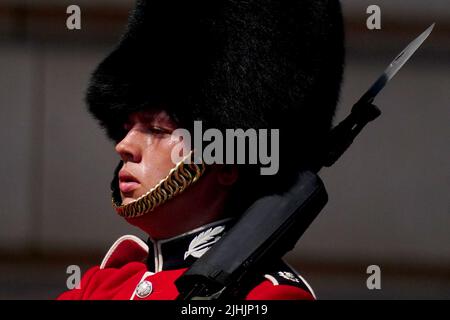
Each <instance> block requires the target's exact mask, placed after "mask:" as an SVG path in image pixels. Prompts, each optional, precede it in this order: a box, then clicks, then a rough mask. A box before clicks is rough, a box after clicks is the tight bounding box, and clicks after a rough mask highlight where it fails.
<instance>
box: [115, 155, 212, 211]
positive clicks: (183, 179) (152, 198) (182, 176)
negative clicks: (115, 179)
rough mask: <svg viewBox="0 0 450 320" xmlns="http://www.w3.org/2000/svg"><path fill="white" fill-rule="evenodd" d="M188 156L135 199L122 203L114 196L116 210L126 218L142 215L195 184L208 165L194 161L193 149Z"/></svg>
mask: <svg viewBox="0 0 450 320" xmlns="http://www.w3.org/2000/svg"><path fill="white" fill-rule="evenodd" d="M186 158H190V163H188V164H186V163H185V160H186ZM186 158H184V159H183V160H182V161H181V162H179V163H178V164H177V165H176V166H175V167H174V168H172V169H171V170H170V172H169V174H168V175H167V177H165V178H164V179H162V180H161V181H160V182H158V184H156V186H154V187H153V188H152V189H151V190H150V191H149V192H147V193H146V194H144V195H142V196H141V197H139V198H138V199H136V200H135V201H133V202H130V203H128V204H126V205H122V204H121V203H118V202H117V200H116V199H114V196H113V198H112V204H113V207H114V209H115V210H116V212H117V213H118V214H119V215H120V216H122V217H124V218H137V217H141V216H143V215H144V214H146V213H147V212H150V211H152V210H153V209H155V208H156V207H158V206H159V205H161V204H163V203H165V202H166V201H168V200H169V199H172V198H173V197H175V196H176V195H177V194H180V193H181V192H183V191H184V190H185V189H186V188H187V187H189V186H190V185H192V184H194V183H195V182H196V181H197V180H198V179H199V178H200V177H201V176H202V175H203V173H204V172H205V167H206V166H205V164H204V163H200V164H195V163H194V159H193V152H192V151H191V153H190V154H189V155H188V156H186Z"/></svg>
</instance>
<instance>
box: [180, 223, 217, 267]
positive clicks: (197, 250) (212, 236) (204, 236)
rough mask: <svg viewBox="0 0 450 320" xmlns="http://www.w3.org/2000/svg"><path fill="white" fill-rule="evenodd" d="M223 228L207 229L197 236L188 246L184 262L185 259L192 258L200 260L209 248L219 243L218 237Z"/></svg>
mask: <svg viewBox="0 0 450 320" xmlns="http://www.w3.org/2000/svg"><path fill="white" fill-rule="evenodd" d="M224 229H225V228H224V227H222V226H219V227H215V228H214V229H213V228H209V229H208V230H206V231H204V232H202V233H200V234H199V235H197V236H196V237H195V238H194V239H193V240H192V241H191V243H190V244H189V248H188V250H187V251H186V252H185V253H184V260H186V258H187V257H189V256H193V257H194V258H200V257H201V256H202V255H204V254H205V252H206V251H208V250H209V247H210V246H211V245H212V244H214V243H216V242H217V241H219V239H220V237H218V235H219V234H220V233H222V231H223V230H224Z"/></svg>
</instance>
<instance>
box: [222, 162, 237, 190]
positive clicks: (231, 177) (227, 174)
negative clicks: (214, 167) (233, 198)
mask: <svg viewBox="0 0 450 320" xmlns="http://www.w3.org/2000/svg"><path fill="white" fill-rule="evenodd" d="M238 177H239V170H238V168H237V166H234V165H223V166H220V167H219V168H218V175H217V180H218V181H219V183H220V184H221V185H222V186H232V185H233V184H234V183H235V182H236V181H237V179H238Z"/></svg>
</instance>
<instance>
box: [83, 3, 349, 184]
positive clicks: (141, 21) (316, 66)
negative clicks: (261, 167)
mask: <svg viewBox="0 0 450 320" xmlns="http://www.w3.org/2000/svg"><path fill="white" fill-rule="evenodd" d="M343 64H344V31H343V22H342V14H341V7H340V3H339V1H338V0H295V1H281V0H197V1H171V0H138V1H137V3H136V7H135V9H134V10H133V11H132V12H131V15H130V18H129V21H128V27H127V29H126V31H125V33H124V34H123V36H122V38H121V40H120V43H119V44H118V46H117V47H116V48H115V49H114V50H113V51H112V53H110V54H109V55H108V56H107V57H106V58H105V59H104V60H103V61H102V62H101V63H100V64H99V66H98V67H97V69H96V70H95V71H94V73H93V74H92V77H91V80H90V83H89V87H88V90H87V96H86V101H87V104H88V107H89V111H90V112H91V113H92V115H93V116H94V117H95V118H96V119H98V121H99V123H100V124H101V126H103V127H104V128H105V129H106V132H107V134H108V136H109V137H110V138H111V139H113V140H115V141H118V140H120V139H121V138H122V137H123V134H124V132H123V129H122V126H123V122H124V121H125V120H126V119H127V117H128V115H129V114H131V113H133V112H136V111H143V110H148V109H152V108H162V109H164V110H166V111H167V112H168V113H169V114H170V115H172V116H173V118H174V119H175V120H176V121H177V122H178V123H179V124H180V127H184V128H191V126H192V124H193V122H194V121H195V120H201V121H202V123H203V128H205V129H206V128H217V129H220V130H224V129H227V128H242V129H244V130H245V129H248V128H254V129H261V128H267V129H269V128H277V129H279V130H280V171H279V174H278V175H277V176H279V177H281V176H283V172H284V173H286V174H287V173H288V172H290V171H291V170H292V169H293V168H298V167H299V166H301V165H304V164H306V163H308V162H311V161H312V160H313V159H314V156H315V155H316V154H317V150H318V149H319V146H320V145H321V143H322V142H323V139H324V138H325V137H326V136H327V134H328V132H329V130H330V127H331V122H332V118H333V115H334V110H335V108H336V104H337V100H338V97H339V91H340V85H341V79H342V72H343Z"/></svg>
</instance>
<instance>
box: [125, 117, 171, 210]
mask: <svg viewBox="0 0 450 320" xmlns="http://www.w3.org/2000/svg"><path fill="white" fill-rule="evenodd" d="M124 126H125V130H126V132H127V133H126V135H125V137H124V138H123V139H122V140H121V141H120V142H119V143H118V144H117V145H116V151H117V153H118V154H119V156H120V157H121V159H122V161H123V162H124V165H123V167H122V169H121V170H120V172H119V188H120V194H121V196H122V202H123V204H128V203H130V202H132V201H133V200H136V199H137V198H138V197H140V196H142V195H143V194H145V193H147V192H148V191H149V190H150V189H151V188H153V187H154V186H155V185H156V184H157V183H158V182H159V181H160V180H161V179H163V178H165V177H166V176H167V175H168V173H169V171H170V169H172V168H173V167H174V166H175V165H176V163H173V162H172V158H171V152H172V149H173V148H174V146H175V145H176V144H177V143H180V142H179V141H177V140H175V139H173V138H172V136H171V133H172V132H173V131H174V130H175V129H176V123H175V122H174V121H173V120H172V119H171V118H170V117H169V115H168V114H167V113H166V112H164V111H152V112H150V111H147V112H137V113H134V114H132V115H130V117H129V119H128V121H127V122H126V123H125V125H124Z"/></svg>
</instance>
